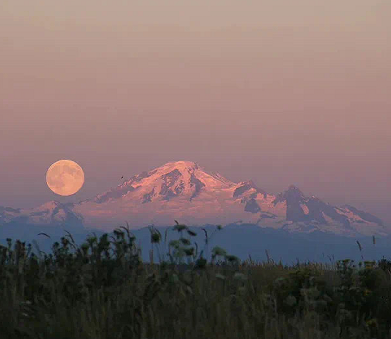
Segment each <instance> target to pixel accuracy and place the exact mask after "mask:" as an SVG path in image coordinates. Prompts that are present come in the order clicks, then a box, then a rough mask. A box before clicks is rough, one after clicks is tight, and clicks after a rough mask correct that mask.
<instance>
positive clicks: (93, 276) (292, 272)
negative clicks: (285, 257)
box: [0, 222, 391, 339]
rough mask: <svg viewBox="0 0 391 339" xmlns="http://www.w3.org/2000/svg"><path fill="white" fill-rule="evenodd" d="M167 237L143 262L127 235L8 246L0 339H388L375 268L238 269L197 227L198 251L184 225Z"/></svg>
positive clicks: (379, 271) (387, 265) (384, 270)
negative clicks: (45, 247) (47, 248)
mask: <svg viewBox="0 0 391 339" xmlns="http://www.w3.org/2000/svg"><path fill="white" fill-rule="evenodd" d="M219 229H221V227H217V228H216V232H218V230H219ZM171 231H174V232H177V233H178V239H177V240H173V241H170V242H169V243H168V244H167V241H166V240H167V233H166V234H165V235H164V236H162V234H161V233H160V231H159V230H158V229H156V228H153V227H151V228H150V233H151V249H150V253H151V256H150V257H151V260H150V262H149V263H143V262H142V261H141V258H140V249H139V248H137V246H136V245H135V237H134V236H133V234H132V233H131V232H130V230H129V228H127V227H121V228H119V229H116V230H115V231H114V235H113V236H112V237H110V236H109V235H108V234H104V235H103V236H101V237H100V238H99V239H98V238H97V237H96V236H94V235H92V236H90V237H88V238H87V239H86V242H85V243H84V244H83V245H81V246H77V245H76V244H75V242H74V241H73V238H72V235H71V234H70V233H67V234H66V235H65V236H64V237H63V238H62V239H61V242H60V243H55V244H54V245H53V247H52V252H51V253H49V254H47V253H43V252H41V251H40V250H39V248H38V247H36V248H33V246H32V245H31V244H28V245H26V244H25V243H22V242H20V241H16V242H14V243H13V242H12V240H11V239H8V243H7V246H1V247H0V298H1V299H0V300H1V303H0V337H1V338H6V339H13V338H37V339H38V338H39V339H54V338H55V339H66V338H67V339H68V338H78V339H84V338H85V339H90V338H91V339H117V338H142V339H167V338H180V339H185V338H189V339H190V338H197V339H199V338H224V339H229V338H235V339H236V338H249V339H250V338H303V339H304V338H311V339H312V338H330V339H331V338H333V339H334V338H390V337H391V319H390V318H389V314H390V311H391V302H390V299H391V278H390V276H391V274H390V269H391V262H389V261H387V260H385V259H382V260H380V261H378V262H377V263H376V262H374V261H373V262H370V261H363V262H360V263H359V265H358V267H357V266H356V265H355V264H354V262H353V261H351V260H349V259H345V260H342V261H338V262H337V263H331V264H318V263H310V262H309V263H305V264H300V263H298V264H297V265H294V266H284V265H282V264H281V262H280V263H275V262H274V261H273V259H271V258H270V257H269V256H268V253H267V256H268V260H267V262H254V261H253V260H252V259H251V257H249V259H248V260H245V261H240V260H239V259H238V258H236V257H235V256H232V255H230V254H228V253H227V252H226V251H225V250H224V249H222V248H219V247H214V248H213V249H212V250H211V253H210V255H209V249H208V244H209V241H210V239H211V237H212V236H213V235H214V233H212V234H208V232H207V231H206V230H205V229H201V230H200V231H201V232H203V233H204V234H205V243H204V246H203V248H202V249H201V248H200V247H199V245H198V244H197V243H194V242H193V241H192V237H194V236H195V233H194V232H193V231H191V230H189V229H188V228H187V226H186V225H181V224H179V223H178V222H176V225H175V226H174V227H172V229H171ZM216 232H215V233H216ZM163 240H164V241H163ZM373 242H374V245H375V239H374V240H373ZM358 245H359V249H360V247H361V245H360V244H359V243H358ZM154 251H157V252H158V257H159V263H154V262H153V257H154V256H153V253H154ZM360 251H361V249H360ZM207 258H208V260H207ZM209 258H210V260H209Z"/></svg>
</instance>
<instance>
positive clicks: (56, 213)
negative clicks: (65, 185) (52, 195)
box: [0, 201, 83, 225]
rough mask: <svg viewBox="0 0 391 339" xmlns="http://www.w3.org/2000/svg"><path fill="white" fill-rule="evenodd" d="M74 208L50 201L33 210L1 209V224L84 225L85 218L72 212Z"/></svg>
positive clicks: (70, 205)
mask: <svg viewBox="0 0 391 339" xmlns="http://www.w3.org/2000/svg"><path fill="white" fill-rule="evenodd" d="M72 206H73V205H72V204H61V203H59V202H57V201H49V202H47V203H45V204H43V205H41V206H39V207H36V208H32V209H21V208H18V209H14V208H9V207H0V223H2V224H7V223H10V222H14V223H23V224H31V225H34V224H36V225H60V224H63V225H64V224H72V225H76V224H80V225H82V223H83V218H82V217H81V216H80V215H76V214H75V213H74V212H73V211H72Z"/></svg>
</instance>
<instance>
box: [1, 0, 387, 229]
mask: <svg viewBox="0 0 391 339" xmlns="http://www.w3.org/2000/svg"><path fill="white" fill-rule="evenodd" d="M390 17H391V2H390V1H389V0H382V1H380V0H370V1H368V0H346V1H344V0H342V1H341V0H338V1H337V0H328V1H324V0H321V1H320V0H319V1H318V0H296V1H287V0H285V1H282V0H273V1H262V0H244V1H239V0H235V1H234V0H213V1H211V0H196V1H195V0H192V1H190V0H188V1H185V0H164V1H148V0H140V1H134V0H127V1H120V0H117V1H113V2H112V1H98V0H67V1H53V0H43V1H31V0H24V1H23V0H2V1H1V7H0V205H2V206H11V207H34V206H37V205H39V204H41V203H43V202H45V201H47V200H51V199H54V198H55V199H57V200H59V201H79V200H81V199H85V198H90V197H92V196H93V195H95V194H98V193H101V192H103V191H104V190H106V189H109V188H110V187H114V186H115V185H117V184H118V183H120V182H121V180H120V178H121V176H122V175H124V176H125V177H130V176H132V175H134V174H137V173H139V172H141V171H143V170H149V169H152V168H154V167H157V166H160V165H162V164H164V163H166V162H168V161H175V160H192V161H196V162H198V163H199V164H200V165H201V166H204V167H205V168H206V169H209V170H212V171H217V172H220V173H221V174H222V175H224V176H226V177H227V178H228V179H231V180H233V181H241V180H248V179H253V180H254V181H255V182H256V183H257V184H258V186H260V187H261V188H264V189H265V190H267V191H269V192H271V193H277V192H279V191H282V190H284V189H286V188H287V186H288V185H289V184H292V183H293V184H296V185H298V186H299V187H300V188H301V189H302V190H303V191H304V193H306V194H314V195H317V196H319V197H320V198H322V199H325V200H326V201H328V202H330V203H333V204H343V203H350V204H353V205H355V206H356V207H358V208H362V209H366V210H368V211H369V212H372V213H374V214H377V215H379V216H380V217H382V218H384V219H386V220H388V221H390V222H391V211H390V210H391V179H390V175H391V133H390V129H391V20H389V19H390ZM64 158H65V159H71V160H74V161H76V162H78V163H79V164H80V165H81V166H82V167H83V168H84V170H85V174H86V183H85V185H84V187H83V188H82V190H81V191H80V192H79V193H78V194H77V195H75V196H72V197H70V198H67V199H66V198H61V197H57V196H54V194H53V193H52V192H51V191H50V190H49V189H48V188H47V186H46V183H45V174H46V170H47V169H48V167H49V166H50V165H51V164H52V163H53V162H55V161H57V160H59V159H64Z"/></svg>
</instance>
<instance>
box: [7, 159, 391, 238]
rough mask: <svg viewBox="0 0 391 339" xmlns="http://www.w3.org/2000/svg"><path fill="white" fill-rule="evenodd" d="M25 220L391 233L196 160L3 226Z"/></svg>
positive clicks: (361, 215)
mask: <svg viewBox="0 0 391 339" xmlns="http://www.w3.org/2000/svg"><path fill="white" fill-rule="evenodd" d="M21 216H23V217H24V218H28V220H29V222H31V223H42V222H44V223H46V224H50V223H58V222H66V221H67V220H68V221H69V220H74V221H79V222H81V221H83V223H84V225H85V226H87V227H91V228H99V229H103V230H107V231H109V230H112V229H114V228H116V227H118V226H120V225H124V224H125V223H126V222H127V223H128V224H129V225H130V226H131V227H133V228H139V227H142V226H147V225H150V224H154V225H155V226H160V225H162V226H163V225H164V226H167V225H172V224H173V221H174V220H179V221H180V222H181V223H185V224H187V225H205V224H221V225H223V226H224V225H227V224H232V223H236V224H241V223H251V224H256V225H258V226H259V227H263V228H266V227H271V228H274V229H286V230H288V231H291V232H305V233H311V232H313V231H316V230H319V231H323V232H330V233H334V234H340V235H346V236H354V235H355V234H362V235H378V236H383V235H384V236H385V235H388V234H389V233H390V232H389V230H388V229H387V228H386V227H385V226H384V225H383V223H382V221H381V220H380V219H378V218H377V217H375V216H373V215H371V214H369V213H366V212H363V211H359V210H357V209H356V208H354V207H352V206H349V205H345V206H342V207H336V206H332V205H330V204H327V203H325V202H323V201H321V200H320V199H318V198H316V197H306V196H305V195H304V194H303V193H302V192H301V191H300V190H299V189H298V188H297V187H295V186H291V187H289V188H288V190H286V191H285V192H282V193H280V194H278V195H273V194H269V193H267V192H265V191H264V190H262V189H260V188H258V187H257V186H256V185H255V184H254V183H253V182H252V181H243V182H239V183H235V182H232V181H230V180H228V179H226V178H224V177H223V176H221V175H220V174H217V173H210V172H207V171H205V169H204V168H202V167H200V166H199V165H198V164H196V163H194V162H191V161H177V162H169V163H167V164H165V165H163V166H161V167H158V168H156V169H154V170H151V171H149V172H143V173H141V174H139V175H135V176H133V177H131V178H130V179H129V180H126V181H125V182H123V183H122V184H121V185H119V186H117V187H115V188H113V189H111V190H109V191H107V192H104V193H103V194H100V195H98V196H96V197H94V198H93V199H90V200H85V201H82V202H80V203H77V204H73V205H72V204H67V205H64V204H59V203H56V202H49V203H47V204H44V205H42V206H40V207H38V208H37V209H33V210H19V209H6V208H3V209H0V222H9V221H11V220H15V218H20V217H21Z"/></svg>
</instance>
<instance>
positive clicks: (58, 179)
mask: <svg viewBox="0 0 391 339" xmlns="http://www.w3.org/2000/svg"><path fill="white" fill-rule="evenodd" d="M46 183H47V185H48V187H49V188H50V189H51V190H52V191H53V192H54V193H56V194H58V195H62V196H68V195H72V194H75V193H76V192H78V191H79V190H80V188H82V186H83V184H84V172H83V169H82V168H81V167H80V166H79V165H78V164H77V163H76V162H74V161H72V160H59V161H57V162H55V163H54V164H52V165H51V166H50V167H49V169H48V171H47V172H46Z"/></svg>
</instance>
